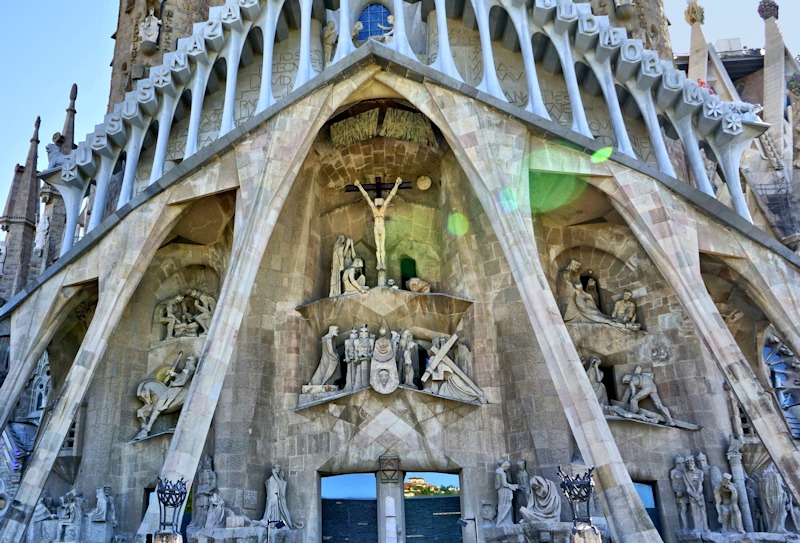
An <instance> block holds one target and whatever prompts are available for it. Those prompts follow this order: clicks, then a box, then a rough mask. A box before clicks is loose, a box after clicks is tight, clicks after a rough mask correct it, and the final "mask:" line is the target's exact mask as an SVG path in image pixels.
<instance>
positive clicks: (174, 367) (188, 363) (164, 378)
mask: <svg viewBox="0 0 800 543" xmlns="http://www.w3.org/2000/svg"><path fill="white" fill-rule="evenodd" d="M183 354H184V353H183V351H181V352H179V353H178V354H177V356H176V357H175V360H174V361H173V363H172V364H171V365H170V366H164V367H163V368H161V370H160V371H158V372H156V373H155V375H154V376H153V377H148V378H147V379H145V380H144V381H142V382H141V383H139V386H138V387H136V395H137V396H138V397H139V399H140V400H141V401H142V402H144V405H143V406H142V407H140V408H139V409H138V410H137V411H136V417H137V418H138V419H139V424H140V430H139V433H138V434H137V435H136V437H135V438H134V439H135V440H139V439H144V438H146V437H148V436H149V435H150V431H151V430H152V428H153V423H154V422H155V421H156V419H158V417H159V416H160V415H161V414H162V413H175V412H177V411H180V409H181V408H182V407H183V403H184V401H185V400H186V395H187V394H188V391H189V384H190V383H191V381H192V378H193V377H194V374H195V372H196V371H197V357H196V356H194V355H191V354H190V355H187V356H186V358H185V359H184V356H183Z"/></svg>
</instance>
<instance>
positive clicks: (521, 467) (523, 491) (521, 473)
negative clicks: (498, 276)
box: [517, 460, 531, 510]
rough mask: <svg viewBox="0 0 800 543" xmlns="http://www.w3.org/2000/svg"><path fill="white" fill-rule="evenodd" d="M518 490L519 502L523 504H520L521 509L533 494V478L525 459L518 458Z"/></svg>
mask: <svg viewBox="0 0 800 543" xmlns="http://www.w3.org/2000/svg"><path fill="white" fill-rule="evenodd" d="M517 492H518V493H519V496H518V500H519V501H518V503H522V504H523V505H521V506H519V509H520V510H521V509H522V508H524V507H525V504H527V503H528V500H529V499H530V495H531V479H530V476H529V475H528V470H527V464H526V462H525V460H517Z"/></svg>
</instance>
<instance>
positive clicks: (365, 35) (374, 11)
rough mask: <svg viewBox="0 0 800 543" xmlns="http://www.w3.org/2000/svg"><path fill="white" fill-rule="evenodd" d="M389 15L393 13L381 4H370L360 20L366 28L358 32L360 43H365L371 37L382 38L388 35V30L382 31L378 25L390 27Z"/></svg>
mask: <svg viewBox="0 0 800 543" xmlns="http://www.w3.org/2000/svg"><path fill="white" fill-rule="evenodd" d="M389 15H391V12H390V11H389V10H388V9H386V8H385V7H383V6H382V5H380V4H370V5H369V6H367V7H366V8H364V11H362V12H361V16H360V17H359V18H358V20H359V21H360V22H361V24H362V25H364V28H363V29H362V30H360V31H359V32H358V41H359V42H363V41H366V40H368V39H369V38H370V36H382V35H384V34H386V32H387V30H383V29H381V28H380V27H379V26H378V25H381V26H383V27H388V26H390V25H389V21H388V18H389Z"/></svg>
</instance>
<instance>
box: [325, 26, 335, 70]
mask: <svg viewBox="0 0 800 543" xmlns="http://www.w3.org/2000/svg"><path fill="white" fill-rule="evenodd" d="M337 36H338V33H337V32H336V23H334V22H333V21H328V23H327V24H326V25H325V31H324V32H323V35H322V51H323V53H324V54H325V58H324V59H323V60H324V64H323V66H324V67H325V68H327V67H328V66H329V65H330V63H331V59H332V58H333V45H334V44H335V43H336V37H337Z"/></svg>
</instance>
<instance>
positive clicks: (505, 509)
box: [481, 459, 561, 528]
mask: <svg viewBox="0 0 800 543" xmlns="http://www.w3.org/2000/svg"><path fill="white" fill-rule="evenodd" d="M510 468H511V463H510V462H509V461H508V460H504V459H501V460H498V461H497V469H496V470H495V489H496V490H497V509H496V510H495V508H494V506H493V505H492V504H491V503H488V502H486V503H484V504H483V507H482V508H481V515H482V517H483V523H484V527H485V528H488V527H501V526H511V525H513V524H514V517H515V514H514V511H515V504H514V502H515V500H514V497H515V495H516V497H517V499H516V503H517V507H516V511H517V514H516V518H517V521H518V523H525V522H560V521H561V492H560V491H559V488H558V485H557V484H556V483H554V482H553V481H551V480H549V479H545V478H544V477H540V476H539V475H535V476H534V477H533V478H531V477H530V476H529V475H528V471H527V468H526V463H525V460H518V461H517V471H516V479H515V480H516V483H512V482H511V481H510V480H509V469H510Z"/></svg>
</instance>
